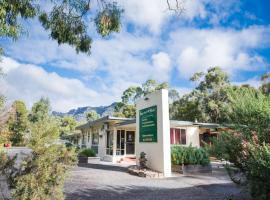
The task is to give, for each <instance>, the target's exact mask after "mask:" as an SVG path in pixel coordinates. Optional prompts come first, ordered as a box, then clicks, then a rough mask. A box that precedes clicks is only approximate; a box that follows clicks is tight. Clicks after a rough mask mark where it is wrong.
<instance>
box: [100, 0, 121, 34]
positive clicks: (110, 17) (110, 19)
mask: <svg viewBox="0 0 270 200" xmlns="http://www.w3.org/2000/svg"><path fill="white" fill-rule="evenodd" d="M122 12H123V10H122V9H120V8H119V7H118V6H117V4H116V2H113V3H112V4H111V3H109V4H107V5H106V6H105V8H104V10H103V11H102V12H100V13H98V15H97V17H96V18H95V22H96V25H97V32H98V33H99V34H100V35H101V36H103V37H105V36H107V35H109V34H110V32H113V31H114V32H119V31H120V25H121V24H120V18H121V13H122Z"/></svg>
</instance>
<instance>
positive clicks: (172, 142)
mask: <svg viewBox="0 0 270 200" xmlns="http://www.w3.org/2000/svg"><path fill="white" fill-rule="evenodd" d="M173 133H174V129H173V128H171V129H170V138H171V144H174V134H173Z"/></svg>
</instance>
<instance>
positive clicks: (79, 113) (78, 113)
mask: <svg viewBox="0 0 270 200" xmlns="http://www.w3.org/2000/svg"><path fill="white" fill-rule="evenodd" d="M115 106H116V103H112V104H111V105H109V106H99V107H91V106H85V107H79V108H76V109H71V110H70V111H68V112H67V113H63V112H56V111H53V112H52V115H54V116H59V117H64V116H72V117H74V118H75V119H76V120H77V121H86V118H85V116H86V113H88V112H90V111H96V112H97V113H98V114H99V115H100V116H101V117H103V116H106V115H112V114H113V112H114V108H115Z"/></svg>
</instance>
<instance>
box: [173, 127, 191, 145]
mask: <svg viewBox="0 0 270 200" xmlns="http://www.w3.org/2000/svg"><path fill="white" fill-rule="evenodd" d="M176 130H179V143H176ZM182 134H185V139H184V140H182V139H183V136H182ZM172 135H173V138H172ZM183 141H184V142H183ZM170 143H171V145H186V144H187V129H186V128H170Z"/></svg>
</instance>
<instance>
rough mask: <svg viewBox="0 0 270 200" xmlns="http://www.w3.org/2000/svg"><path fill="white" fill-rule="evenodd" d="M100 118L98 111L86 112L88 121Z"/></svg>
mask: <svg viewBox="0 0 270 200" xmlns="http://www.w3.org/2000/svg"><path fill="white" fill-rule="evenodd" d="M98 118H99V114H97V112H96V111H94V110H92V111H90V112H88V113H86V120H87V121H94V120H97V119H98Z"/></svg>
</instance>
